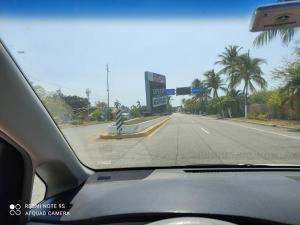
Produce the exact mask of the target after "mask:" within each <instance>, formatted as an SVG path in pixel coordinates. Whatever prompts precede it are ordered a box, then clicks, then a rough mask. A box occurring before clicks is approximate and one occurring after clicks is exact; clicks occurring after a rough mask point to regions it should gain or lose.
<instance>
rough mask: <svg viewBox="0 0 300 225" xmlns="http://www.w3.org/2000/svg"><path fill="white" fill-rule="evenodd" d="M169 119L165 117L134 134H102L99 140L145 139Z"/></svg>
mask: <svg viewBox="0 0 300 225" xmlns="http://www.w3.org/2000/svg"><path fill="white" fill-rule="evenodd" d="M170 119H171V118H170V117H167V118H164V119H163V120H158V121H157V122H156V123H155V124H151V125H149V126H148V127H144V129H143V130H141V131H139V132H135V133H126V134H112V133H104V134H100V139H124V138H138V137H145V136H148V135H149V134H151V133H152V132H154V131H155V130H157V129H159V128H160V127H161V126H163V125H164V124H165V123H167V122H168V121H169V120H170Z"/></svg>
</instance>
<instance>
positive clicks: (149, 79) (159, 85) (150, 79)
mask: <svg viewBox="0 0 300 225" xmlns="http://www.w3.org/2000/svg"><path fill="white" fill-rule="evenodd" d="M145 87H146V102H147V111H148V112H150V113H163V112H166V109H167V102H168V98H167V96H166V76H164V75H161V74H157V73H152V72H148V71H146V72H145Z"/></svg>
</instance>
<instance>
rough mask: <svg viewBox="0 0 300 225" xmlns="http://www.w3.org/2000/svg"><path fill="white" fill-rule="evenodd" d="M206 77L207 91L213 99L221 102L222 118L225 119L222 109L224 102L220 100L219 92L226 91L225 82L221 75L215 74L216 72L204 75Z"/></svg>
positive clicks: (211, 71) (212, 71) (208, 72)
mask: <svg viewBox="0 0 300 225" xmlns="http://www.w3.org/2000/svg"><path fill="white" fill-rule="evenodd" d="M204 76H205V77H206V80H205V85H206V87H207V90H208V92H209V93H210V94H212V96H213V98H215V99H217V100H218V101H219V103H220V109H221V112H222V116H223V117H224V112H223V109H222V101H221V99H220V98H219V95H218V90H223V91H225V90H226V88H224V82H223V80H222V78H221V76H220V73H215V71H214V70H209V71H207V72H205V73H204Z"/></svg>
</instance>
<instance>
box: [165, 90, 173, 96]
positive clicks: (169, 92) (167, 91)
mask: <svg viewBox="0 0 300 225" xmlns="http://www.w3.org/2000/svg"><path fill="white" fill-rule="evenodd" d="M166 95H175V89H166Z"/></svg>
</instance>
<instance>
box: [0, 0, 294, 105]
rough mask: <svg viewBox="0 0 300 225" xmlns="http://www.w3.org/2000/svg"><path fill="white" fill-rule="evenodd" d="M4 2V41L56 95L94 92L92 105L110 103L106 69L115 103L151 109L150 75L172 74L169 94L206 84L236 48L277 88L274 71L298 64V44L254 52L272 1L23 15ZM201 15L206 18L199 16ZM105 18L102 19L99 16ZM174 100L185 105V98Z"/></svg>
mask: <svg viewBox="0 0 300 225" xmlns="http://www.w3.org/2000/svg"><path fill="white" fill-rule="evenodd" d="M4 2H5V1H1V3H0V12H4V11H5V13H2V15H3V16H2V18H0V37H1V38H2V39H3V40H4V42H5V43H6V44H7V46H8V48H9V49H10V51H11V52H12V54H13V55H14V56H15V58H16V59H17V61H18V63H19V64H20V65H21V67H22V68H23V70H24V71H25V73H26V74H27V76H28V77H29V78H30V79H31V80H32V81H33V82H34V83H35V84H41V85H42V86H44V87H45V88H46V89H48V90H50V91H54V90H56V89H59V88H60V89H61V90H62V91H63V92H64V93H66V94H77V95H80V96H85V89H86V88H89V89H91V91H92V93H91V101H92V102H95V101H97V100H102V101H103V100H105V99H106V73H105V65H106V63H108V64H109V66H110V70H111V72H110V89H111V100H112V102H113V101H115V100H116V99H118V100H119V101H120V102H121V103H122V104H125V105H131V104H135V103H136V101H137V100H140V101H141V102H142V103H145V87H144V71H152V72H156V73H161V74H164V75H166V76H167V87H168V88H176V87H180V86H188V85H190V83H191V81H192V80H193V79H194V78H200V79H201V78H203V76H202V74H203V73H204V72H205V71H206V70H209V69H212V68H215V69H216V70H218V69H219V68H218V67H217V66H215V65H214V62H215V61H216V60H217V55H218V54H220V53H221V52H222V51H223V50H224V47H225V46H227V45H229V44H236V45H240V46H243V47H244V51H247V50H248V49H250V52H251V54H252V55H253V56H255V57H260V58H265V59H266V60H267V61H268V64H267V65H265V66H263V70H264V72H265V76H266V79H267V80H268V81H269V88H272V87H275V86H276V85H277V84H278V83H276V82H274V81H273V80H272V79H271V75H270V71H271V70H272V69H274V68H275V67H277V66H279V65H280V64H282V62H283V59H284V58H290V57H291V45H290V46H289V47H286V46H283V45H282V44H281V43H280V41H279V40H275V41H274V42H272V43H271V44H270V45H268V46H266V47H263V48H260V49H256V48H253V45H252V42H253V40H254V38H255V36H256V35H257V34H256V33H250V32H249V24H250V18H251V12H250V11H252V9H251V10H250V8H251V7H254V8H255V5H256V4H257V2H259V3H266V1H243V2H244V3H245V4H246V5H241V2H240V1H232V2H231V3H230V4H224V1H222V2H221V1H214V3H215V5H217V6H218V7H215V5H214V6H213V5H212V3H210V1H209V2H208V3H206V4H207V5H204V6H203V5H202V6H199V2H201V1H187V2H188V3H189V5H188V6H187V5H183V4H182V3H183V1H180V2H177V1H175V3H174V5H172V4H170V1H165V2H164V3H163V4H161V5H160V6H161V7H158V4H159V2H158V1H141V2H142V3H143V4H142V3H140V4H134V1H126V2H129V4H128V5H126V7H125V6H122V5H124V4H123V3H122V2H124V1H111V2H113V3H114V4H115V6H114V4H112V3H111V4H109V3H108V1H97V2H95V1H88V2H89V3H90V4H89V6H85V7H83V8H80V10H79V8H77V10H74V9H76V7H75V6H76V4H77V7H78V6H80V4H81V3H78V2H76V1H75V3H74V5H72V7H69V6H70V5H68V4H67V3H68V1H61V3H60V4H58V5H57V6H56V8H51V7H50V6H49V8H47V10H46V9H44V7H45V5H44V4H42V5H39V4H36V5H35V7H29V6H28V5H27V6H26V7H25V8H23V10H20V9H18V8H16V7H15V5H14V4H13V3H4ZM11 2H14V1H11ZM16 2H18V1H16ZM30 2H34V1H30ZM168 2H169V3H168ZM172 2H173V1H172ZM268 2H270V1H268ZM22 4H23V3H22ZM48 4H50V3H48ZM98 4H103V5H101V7H100V6H99V5H98ZM105 4H106V5H105ZM131 4H132V5H131ZM147 4H148V5H149V7H148V9H147V10H145V5H147ZM29 5H30V3H29ZM50 5H51V4H50ZM116 5H117V6H116ZM92 6H93V7H92ZM133 6H134V7H133ZM53 7H54V6H53ZM122 7H123V8H122ZM168 7H169V8H168ZM180 7H185V8H183V10H180ZM197 7H198V8H197ZM170 8H171V9H170ZM43 9H44V12H43ZM81 9H82V10H81ZM97 9H98V11H97ZM116 9H118V10H119V11H118V10H116ZM64 10H65V11H64ZM132 10H133V11H134V12H139V13H141V12H143V10H144V14H143V15H138V13H133V14H132V13H130V12H132ZM201 10H202V11H203V12H204V13H203V14H202V16H199V15H198V14H197V13H198V12H200V11H201ZM66 11H67V12H66ZM221 11H222V13H221ZM63 12H65V14H64V13H63ZM88 12H90V13H88ZM97 12H98V14H101V15H102V16H99V15H97V16H96V14H97ZM117 12H119V13H117ZM164 12H169V15H168V16H166V14H165V13H164ZM188 12H190V13H188ZM192 12H193V13H192ZM85 14H86V15H85ZM148 14H149V16H147V15H148ZM4 15H5V16H4ZM104 15H106V16H104ZM132 15H134V16H132ZM176 15H177V16H176ZM191 15H192V16H191ZM63 17H64V18H63ZM154 17H156V18H154ZM20 51H21V52H24V53H20ZM18 52H19V53H18ZM174 99H175V100H174V104H179V103H180V100H181V97H175V98H174Z"/></svg>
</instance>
